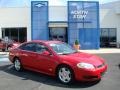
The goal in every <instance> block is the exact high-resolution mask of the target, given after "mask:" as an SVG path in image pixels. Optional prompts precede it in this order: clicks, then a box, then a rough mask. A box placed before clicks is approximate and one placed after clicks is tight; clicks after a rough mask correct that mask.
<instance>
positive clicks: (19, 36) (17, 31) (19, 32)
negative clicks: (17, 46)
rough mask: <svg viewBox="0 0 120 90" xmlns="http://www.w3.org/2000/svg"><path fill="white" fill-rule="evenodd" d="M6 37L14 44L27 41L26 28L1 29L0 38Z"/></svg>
mask: <svg viewBox="0 0 120 90" xmlns="http://www.w3.org/2000/svg"><path fill="white" fill-rule="evenodd" d="M5 37H8V38H9V39H11V40H14V41H16V42H25V41H27V28H2V38H5Z"/></svg>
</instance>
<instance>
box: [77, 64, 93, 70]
mask: <svg viewBox="0 0 120 90" xmlns="http://www.w3.org/2000/svg"><path fill="white" fill-rule="evenodd" d="M77 67H78V68H84V69H95V67H94V66H93V65H92V64H89V63H78V64H77Z"/></svg>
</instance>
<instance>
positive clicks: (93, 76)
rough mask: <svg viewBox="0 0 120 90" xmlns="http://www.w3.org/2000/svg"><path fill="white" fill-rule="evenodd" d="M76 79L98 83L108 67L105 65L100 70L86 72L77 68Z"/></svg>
mask: <svg viewBox="0 0 120 90" xmlns="http://www.w3.org/2000/svg"><path fill="white" fill-rule="evenodd" d="M74 70H75V79H76V80H78V81H96V80H100V79H101V77H102V75H103V74H104V73H105V72H106V70H107V65H104V66H102V67H100V68H96V69H95V70H85V69H80V68H78V67H76V68H75V69H74Z"/></svg>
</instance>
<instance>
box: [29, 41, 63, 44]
mask: <svg viewBox="0 0 120 90" xmlns="http://www.w3.org/2000/svg"><path fill="white" fill-rule="evenodd" d="M30 42H36V43H39V42H41V43H45V44H52V43H62V42H61V41H56V40H32V41H30Z"/></svg>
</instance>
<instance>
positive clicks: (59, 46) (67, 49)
mask: <svg viewBox="0 0 120 90" xmlns="http://www.w3.org/2000/svg"><path fill="white" fill-rule="evenodd" d="M50 46H51V47H52V49H53V50H54V51H55V52H56V53H57V54H71V53H75V52H77V51H76V50H75V49H73V48H72V47H71V46H70V45H68V44H66V43H54V44H50Z"/></svg>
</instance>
